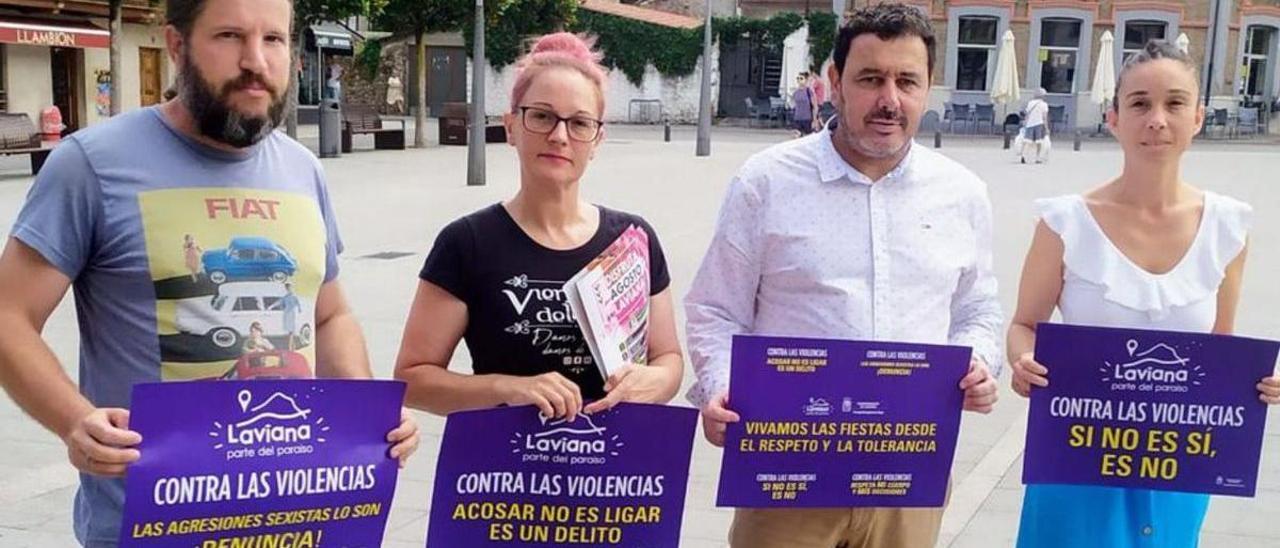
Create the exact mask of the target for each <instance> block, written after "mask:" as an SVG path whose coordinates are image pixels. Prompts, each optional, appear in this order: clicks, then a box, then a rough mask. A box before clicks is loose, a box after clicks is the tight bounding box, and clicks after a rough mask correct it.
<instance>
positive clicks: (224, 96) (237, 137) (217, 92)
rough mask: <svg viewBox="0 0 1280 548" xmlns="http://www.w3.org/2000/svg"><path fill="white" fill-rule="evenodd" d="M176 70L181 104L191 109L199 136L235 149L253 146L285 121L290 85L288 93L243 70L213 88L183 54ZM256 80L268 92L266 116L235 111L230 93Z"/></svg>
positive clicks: (290, 91) (291, 89) (290, 92)
mask: <svg viewBox="0 0 1280 548" xmlns="http://www.w3.org/2000/svg"><path fill="white" fill-rule="evenodd" d="M184 57H185V58H184V59H183V63H182V67H181V68H180V69H179V74H178V86H179V89H181V97H182V102H183V104H184V105H185V106H186V107H187V109H188V110H189V111H191V116H192V117H194V118H195V120H196V126H197V128H198V129H199V131H200V134H201V135H204V136H205V137H208V138H210V139H213V140H215V141H218V142H220V143H224V144H228V145H231V146H233V147H236V148H246V147H249V146H253V145H254V144H256V143H258V141H261V140H263V139H265V138H266V137H267V136H268V135H270V134H271V132H272V131H273V130H275V128H276V127H279V125H280V123H281V122H282V121H283V120H284V113H285V107H286V106H288V104H289V97H291V96H292V92H293V85H292V82H291V83H290V85H289V88H288V92H287V93H285V94H281V93H280V92H279V90H278V89H277V88H276V87H275V86H272V85H271V84H269V83H267V81H266V80H265V79H263V78H262V76H260V75H257V74H254V73H251V72H245V71H242V72H241V73H240V77H238V78H236V79H235V80H232V81H230V82H227V83H225V84H223V85H222V88H221V89H215V88H214V85H213V84H211V83H209V81H208V80H205V79H204V76H203V75H201V74H200V69H198V68H196V65H195V63H194V61H193V59H191V57H190V56H184ZM252 83H257V84H258V85H261V86H262V87H264V88H266V90H267V92H268V93H269V94H270V95H271V104H270V105H269V106H268V107H267V114H266V115H265V116H254V115H249V114H245V113H243V112H240V111H238V110H236V109H235V108H234V107H232V106H231V105H230V103H229V98H230V96H231V94H232V93H233V92H235V91H237V90H239V89H241V88H243V87H245V86H247V85H249V84H252Z"/></svg>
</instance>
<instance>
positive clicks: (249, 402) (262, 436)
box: [209, 389, 329, 460]
mask: <svg viewBox="0 0 1280 548" xmlns="http://www.w3.org/2000/svg"><path fill="white" fill-rule="evenodd" d="M236 402H237V403H239V407H240V415H241V416H239V417H235V418H233V419H231V420H228V421H227V422H226V423H223V422H221V421H214V423H213V429H212V430H210V431H209V437H210V438H211V439H212V440H213V441H214V445H213V449H215V450H218V451H226V455H227V460H232V459H242V458H257V457H281V456H286V455H305V454H309V453H313V452H315V446H316V444H319V443H324V442H325V435H326V434H325V433H326V432H328V431H329V426H327V425H326V424H325V420H324V417H318V416H315V414H314V413H313V412H312V410H311V409H309V408H304V407H302V406H300V405H299V404H298V397H297V396H296V395H290V394H285V393H284V392H274V391H273V392H271V393H270V395H268V396H267V397H265V398H263V399H261V401H260V402H259V403H256V404H255V403H254V394H253V391H251V390H249V389H244V390H240V391H239V392H238V393H237V394H236Z"/></svg>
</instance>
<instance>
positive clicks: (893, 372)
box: [716, 335, 972, 508]
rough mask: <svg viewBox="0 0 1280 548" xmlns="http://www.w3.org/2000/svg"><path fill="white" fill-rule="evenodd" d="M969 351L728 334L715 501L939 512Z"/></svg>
mask: <svg viewBox="0 0 1280 548" xmlns="http://www.w3.org/2000/svg"><path fill="white" fill-rule="evenodd" d="M971 353H972V352H971V350H970V349H969V348H965V347H958V346H938V345H923V344H904V343H891V342H857V341H841V340H825V339H804V338H787V337H761V336H741V335H740V336H736V337H734V338H733V366H732V371H731V373H730V387H731V388H730V396H729V398H730V399H729V407H730V408H732V409H733V410H734V411H736V412H737V413H738V414H739V415H740V416H741V418H742V420H741V422H738V423H734V424H730V425H729V428H728V431H727V432H726V437H725V451H724V461H723V464H722V466H721V472H720V490H719V497H718V499H717V501H716V504H717V505H719V506H735V507H809V508H812V507H841V508H843V507H856V506H883V507H894V506H896V507H936V506H942V504H943V501H944V500H945V498H946V492H947V485H948V481H949V477H950V475H951V460H952V457H953V456H954V455H955V448H956V437H957V435H958V434H959V430H960V410H961V408H962V407H963V405H964V393H963V392H961V391H960V386H959V385H960V380H961V379H962V378H964V376H965V374H966V373H967V372H968V370H969V358H970V355H971Z"/></svg>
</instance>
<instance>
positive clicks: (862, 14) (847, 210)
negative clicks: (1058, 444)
mask: <svg viewBox="0 0 1280 548" xmlns="http://www.w3.org/2000/svg"><path fill="white" fill-rule="evenodd" d="M934 42H935V40H934V36H933V33H932V30H931V29H930V26H929V22H928V21H927V20H926V19H925V18H924V17H923V16H922V15H921V14H920V13H919V12H918V11H916V10H915V9H914V8H911V7H907V6H902V5H896V4H881V5H878V6H875V7H869V8H865V9H862V10H859V11H857V12H856V13H854V14H853V15H852V17H851V18H850V20H849V22H848V23H847V24H846V25H845V26H844V27H843V28H841V30H840V34H839V37H838V38H837V40H836V47H835V53H834V56H833V59H834V63H833V65H832V68H831V70H830V71H829V72H830V74H829V76H830V81H831V83H832V90H831V91H832V99H833V101H834V102H835V105H836V107H837V111H838V117H839V121H838V124H837V125H836V127H835V128H834V129H832V128H828V129H826V130H824V131H821V132H818V133H816V134H814V135H810V136H808V137H805V138H802V139H798V140H794V141H790V142H787V143H784V144H781V145H777V146H774V147H772V148H770V149H768V150H765V151H764V152H761V153H759V154H756V155H755V156H753V157H752V158H751V159H749V160H747V162H746V164H745V165H743V167H742V168H741V170H739V172H738V174H737V176H736V177H735V178H734V180H733V182H732V183H731V184H730V186H729V190H728V193H727V196H726V197H725V200H724V204H723V206H722V209H721V212H720V219H719V222H718V224H717V227H716V232H715V235H714V237H713V239H712V242H711V246H710V249H709V250H708V251H707V255H706V257H705V258H704V259H703V263H702V266H701V268H700V269H699V271H698V275H697V277H696V279H695V280H694V283H693V288H692V290H691V291H690V293H689V295H688V297H687V298H686V300H685V307H686V312H687V316H688V326H687V333H688V337H689V350H690V354H691V355H692V358H693V365H694V369H695V371H696V372H697V382H696V383H695V384H694V386H693V388H692V389H690V391H689V399H690V400H691V401H693V402H694V403H695V404H697V405H698V406H699V407H700V408H701V409H702V414H703V427H704V430H705V433H706V436H707V439H708V440H709V441H710V442H711V443H713V444H715V445H722V444H723V443H724V431H725V424H726V423H728V422H735V421H737V420H738V416H737V415H736V414H735V413H734V412H733V411H732V404H731V400H730V399H729V393H728V388H729V363H730V347H731V341H732V338H733V335H735V334H740V333H758V334H769V335H794V336H811V337H826V338H841V339H855V340H882V341H901V342H917V343H935V344H939V343H941V344H956V345H964V346H970V347H972V348H973V349H974V354H973V356H974V357H973V360H972V363H971V365H970V371H969V373H968V375H967V376H965V377H964V379H963V380H962V381H961V382H960V384H959V386H957V387H956V389H957V390H962V391H964V393H965V400H964V401H965V404H964V406H965V409H966V410H969V411H976V412H979V413H987V412H989V411H990V410H991V407H992V405H993V404H994V403H995V401H996V384H995V377H996V373H997V372H998V369H999V367H1000V364H1002V362H1001V361H1000V356H1001V354H1000V348H999V342H998V341H999V336H1000V331H1001V329H1002V328H1003V317H1002V313H1001V309H1000V304H999V302H998V301H997V299H996V280H995V276H994V274H993V273H992V270H991V205H990V202H989V201H988V199H987V194H986V186H985V184H984V183H983V182H982V181H981V180H980V179H978V177H976V176H975V175H973V174H972V173H970V172H969V171H968V170H967V169H965V168H964V167H962V166H960V165H959V164H957V163H955V162H954V161H952V160H950V159H948V158H946V157H943V156H941V155H939V154H938V153H936V152H934V151H932V150H929V149H928V148H925V147H923V146H919V145H914V144H913V143H912V137H913V136H914V135H915V132H916V129H917V127H918V126H919V122H920V118H921V115H922V113H923V111H924V110H925V108H926V105H927V104H928V91H929V85H930V75H931V74H932V73H933V65H934V58H935V54H934ZM919 397H921V398H927V397H929V395H928V394H919ZM941 520H942V508H856V509H855V508H849V509H842V508H835V509H739V510H738V511H737V512H736V513H735V515H734V522H733V528H732V530H731V531H730V533H729V540H730V543H731V545H732V546H733V547H734V548H774V547H778V548H782V547H786V548H810V547H812V548H834V547H847V548H855V547H874V548H881V547H902V548H932V547H933V546H934V544H935V542H936V539H937V534H938V527H939V525H940V524H941Z"/></svg>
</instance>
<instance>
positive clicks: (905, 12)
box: [831, 2, 937, 80]
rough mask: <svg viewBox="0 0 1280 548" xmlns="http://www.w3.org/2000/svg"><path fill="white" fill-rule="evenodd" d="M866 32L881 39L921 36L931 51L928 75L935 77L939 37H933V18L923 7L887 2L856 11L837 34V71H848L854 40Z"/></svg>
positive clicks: (834, 54) (930, 77) (832, 57)
mask: <svg viewBox="0 0 1280 548" xmlns="http://www.w3.org/2000/svg"><path fill="white" fill-rule="evenodd" d="M863 34H874V35H876V36H877V37H879V38H880V39H881V40H892V39H895V38H902V37H904V36H917V37H919V38H920V39H921V40H924V47H925V49H926V50H928V51H929V74H927V75H926V77H928V78H929V79H930V80H932V79H933V64H934V62H935V60H936V58H937V53H936V51H935V50H936V49H937V39H936V38H935V37H934V36H933V27H932V26H930V25H929V19H928V18H926V17H925V15H924V14H923V13H921V12H920V10H918V9H916V8H914V7H911V6H908V5H905V4H892V3H887V2H886V3H880V4H876V5H874V6H870V7H866V8H862V9H859V10H857V11H854V12H853V14H851V15H850V16H849V20H848V21H847V22H846V23H845V24H844V26H843V27H840V34H839V35H838V36H836V50H835V52H834V53H833V54H832V56H831V59H832V61H833V62H834V63H835V66H836V74H844V63H845V60H846V59H847V58H848V57H849V48H850V47H851V46H852V45H853V39H854V38H857V37H859V36H861V35H863Z"/></svg>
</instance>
